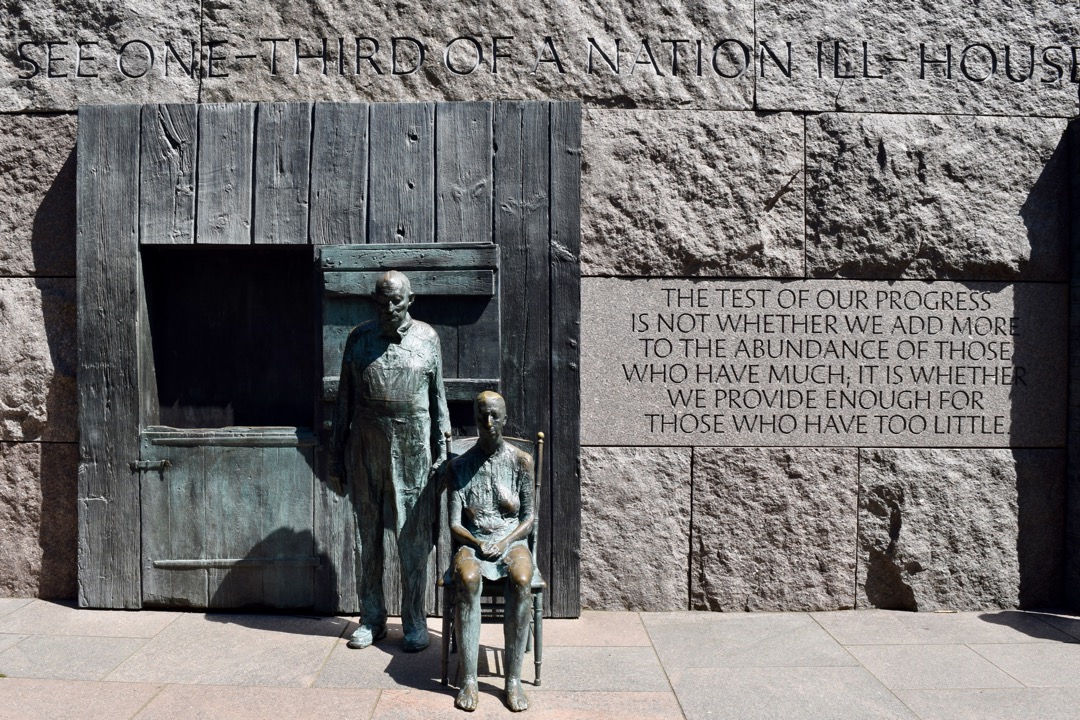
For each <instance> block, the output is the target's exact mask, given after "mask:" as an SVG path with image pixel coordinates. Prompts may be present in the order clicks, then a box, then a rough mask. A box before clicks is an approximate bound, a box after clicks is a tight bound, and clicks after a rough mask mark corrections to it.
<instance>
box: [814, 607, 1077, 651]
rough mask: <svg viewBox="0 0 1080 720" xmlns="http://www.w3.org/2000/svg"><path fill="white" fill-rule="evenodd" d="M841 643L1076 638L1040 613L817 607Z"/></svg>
mask: <svg viewBox="0 0 1080 720" xmlns="http://www.w3.org/2000/svg"><path fill="white" fill-rule="evenodd" d="M811 617H813V618H814V620H816V621H817V622H818V623H819V624H820V625H821V626H822V627H823V628H825V629H826V630H828V631H829V634H830V635H832V636H833V637H834V638H836V640H837V642H839V643H840V644H841V645H845V646H847V645H908V644H914V645H920V644H921V645H946V644H950V643H1014V642H1019V643H1029V642H1075V639H1074V638H1072V637H1071V636H1069V635H1067V634H1065V633H1063V632H1061V631H1060V630H1057V629H1055V628H1053V627H1050V626H1049V625H1048V624H1047V623H1046V622H1044V621H1043V620H1042V619H1040V617H1038V616H1035V615H1031V614H1029V613H1024V612H1020V611H1015V610H1004V611H1001V612H961V613H915V612H904V611H897V610H855V611H849V612H822V613H812V614H811Z"/></svg>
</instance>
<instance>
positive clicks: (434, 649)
mask: <svg viewBox="0 0 1080 720" xmlns="http://www.w3.org/2000/svg"><path fill="white" fill-rule="evenodd" d="M429 627H430V623H429ZM355 629H356V626H355V625H354V624H353V625H350V626H349V627H348V629H347V630H346V633H345V636H344V637H343V639H341V640H339V641H337V642H336V643H335V644H334V647H333V649H332V651H331V652H330V655H329V657H328V658H327V660H326V664H325V665H323V667H322V669H321V670H320V671H319V676H318V677H317V678H316V679H315V683H314V686H315V687H322V688H400V687H406V688H414V689H423V690H434V689H437V688H441V685H439V660H440V655H441V652H442V640H441V636H440V635H437V634H435V633H432V634H431V644H430V645H429V646H428V647H427V649H425V650H424V651H422V652H418V653H407V652H405V651H404V650H402V649H401V641H402V639H403V634H402V632H401V625H400V624H389V625H388V627H387V634H386V639H384V640H380V641H379V642H377V643H375V644H374V645H372V646H370V647H366V648H364V649H362V650H356V649H353V648H350V647H348V646H347V645H346V642H347V638H348V635H349V634H350V633H351V632H352V631H353V630H355Z"/></svg>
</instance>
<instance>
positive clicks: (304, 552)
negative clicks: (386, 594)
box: [248, 447, 315, 608]
mask: <svg viewBox="0 0 1080 720" xmlns="http://www.w3.org/2000/svg"><path fill="white" fill-rule="evenodd" d="M262 450H263V452H262V453H261V455H262V457H261V458H260V460H261V461H262V462H263V463H264V464H263V465H262V467H261V468H259V470H260V471H261V474H263V475H264V477H274V476H275V475H276V477H274V480H273V481H272V482H269V483H267V489H268V495H267V502H268V504H267V507H268V508H269V509H271V512H269V513H267V514H265V515H264V516H263V517H264V520H263V522H262V524H261V527H260V531H259V541H258V543H257V544H256V545H255V546H253V547H252V548H250V549H249V550H248V553H249V555H250V556H254V557H270V558H275V557H281V558H290V557H293V558H295V557H311V556H312V555H314V554H315V552H314V551H315V540H314V527H313V521H314V512H315V508H314V503H313V496H312V490H313V485H314V473H313V466H314V462H313V457H314V449H313V448H311V447H299V448H291V447H290V448H263V449H262ZM313 591H314V575H313V572H312V568H306V567H287V566H286V567H275V566H271V567H268V568H266V569H265V570H264V571H263V601H264V602H265V603H266V604H267V605H268V606H270V607H276V608H302V607H311V606H312V605H313V604H314V596H313Z"/></svg>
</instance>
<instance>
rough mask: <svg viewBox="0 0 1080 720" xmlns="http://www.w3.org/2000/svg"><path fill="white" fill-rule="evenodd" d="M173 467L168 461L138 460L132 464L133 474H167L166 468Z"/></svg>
mask: <svg viewBox="0 0 1080 720" xmlns="http://www.w3.org/2000/svg"><path fill="white" fill-rule="evenodd" d="M170 467H172V463H171V462H169V461H168V460H136V461H135V462H133V463H131V472H159V473H163V472H165V469H166V468H170Z"/></svg>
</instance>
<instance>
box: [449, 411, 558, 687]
mask: <svg viewBox="0 0 1080 720" xmlns="http://www.w3.org/2000/svg"><path fill="white" fill-rule="evenodd" d="M503 440H504V441H505V442H507V443H510V444H511V445H513V446H514V447H516V448H518V449H519V450H522V451H524V452H526V453H528V454H529V455H531V456H532V459H533V508H534V509H533V526H532V531H531V532H530V533H529V538H528V542H529V551H530V552H531V553H532V561H533V575H532V582H531V585H530V589H531V590H532V622H531V631H530V633H529V638H528V642H527V644H526V646H525V652H530V650H531V651H532V652H533V666H534V667H535V669H536V676H535V679H534V681H533V684H534V685H539V684H540V665H541V663H542V662H543V644H544V590H546V589H547V583H546V582H545V581H544V578H543V577H542V576H541V575H540V566H539V565H538V564H537V562H536V544H537V537H538V536H539V533H540V483H541V478H542V477H543V471H544V433H542V432H538V433H536V441H535V442H533V441H529V440H525V439H523V438H514V437H505V436H504V437H503ZM476 441H477V438H475V437H461V438H454V439H453V440H451V438H450V435H449V433H447V436H446V457H447V458H448V459H449V458H454V457H457V456H459V455H461V454H463V453H465V452H466V451H467V450H468V449H469V448H471V447H472V446H473V445H475V444H476ZM443 495H444V497H443V502H442V503H440V504H441V506H442V507H443V508H445V510H443V512H442V515H443V517H442V518H441V521H442V522H443V523H445V526H446V527H449V525H450V523H449V517H448V515H447V513H448V512H449V502H446V500H447V498H446V497H445V496H446V495H447V493H446V492H445V491H444V493H443ZM456 550H457V544H456V543H454V542H453V541H452V540H451V543H450V557H451V558H453V556H454V553H455V552H456ZM505 585H506V581H505V580H496V581H491V580H485V581H484V588H483V590H482V592H481V596H480V608H481V617H482V618H483V617H495V616H498V615H499V614H500V610H501V607H502V603H500V602H499V600H501V599H502V598H503V593H504V591H505ZM436 586H437V587H441V588H442V590H443V596H442V684H443V685H447V684H448V683H449V679H450V672H449V666H450V653H451V651H454V652H456V651H457V643H456V641H455V640H454V625H455V622H456V618H455V616H454V614H455V602H454V593H455V588H454V577H453V568H452V567H451V566H450V565H449V563H448V564H447V567H446V568H443V571H442V572H441V573H440V574H439V579H438V580H437V581H436ZM460 673H461V666H460V663H459V665H458V675H459V681H460Z"/></svg>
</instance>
